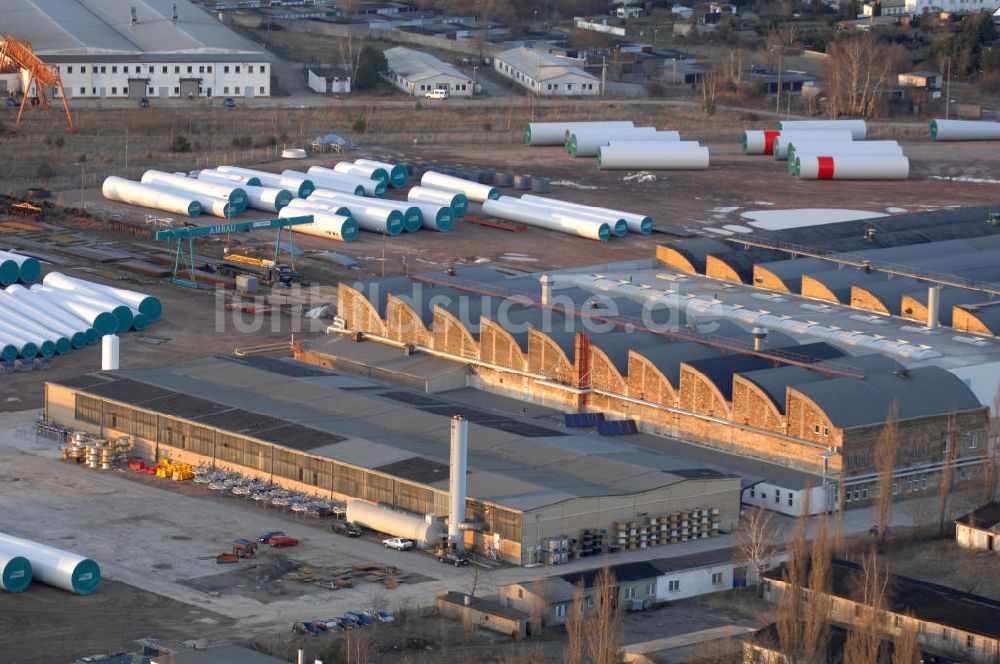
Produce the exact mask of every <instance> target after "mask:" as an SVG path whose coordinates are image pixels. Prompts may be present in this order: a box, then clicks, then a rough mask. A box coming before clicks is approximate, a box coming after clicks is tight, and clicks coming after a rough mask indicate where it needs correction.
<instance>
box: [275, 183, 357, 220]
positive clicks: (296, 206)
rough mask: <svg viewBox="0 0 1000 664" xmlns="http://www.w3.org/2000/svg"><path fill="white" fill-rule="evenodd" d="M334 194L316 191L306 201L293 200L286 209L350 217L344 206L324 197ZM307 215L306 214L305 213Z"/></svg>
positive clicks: (301, 199) (321, 190) (347, 209)
mask: <svg viewBox="0 0 1000 664" xmlns="http://www.w3.org/2000/svg"><path fill="white" fill-rule="evenodd" d="M332 193H335V192H329V191H325V190H323V189H317V190H316V191H314V192H313V193H312V196H310V197H309V199H308V200H306V199H305V198H293V199H292V202H291V203H289V204H288V209H290V210H323V211H326V212H332V213H333V214H338V215H340V216H342V217H350V216H351V209H350V208H349V207H347V206H346V205H340V204H338V203H336V202H335V201H333V200H332V199H329V198H325V195H328V194H332ZM305 214H308V212H305Z"/></svg>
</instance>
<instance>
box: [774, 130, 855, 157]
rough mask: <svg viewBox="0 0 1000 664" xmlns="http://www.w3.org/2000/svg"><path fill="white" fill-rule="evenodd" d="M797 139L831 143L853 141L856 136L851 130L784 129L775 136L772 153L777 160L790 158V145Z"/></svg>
mask: <svg viewBox="0 0 1000 664" xmlns="http://www.w3.org/2000/svg"><path fill="white" fill-rule="evenodd" d="M796 141H822V142H824V143H829V144H834V143H838V144H847V143H853V142H854V137H853V136H851V132H849V131H783V132H781V135H780V136H777V137H775V139H774V144H773V147H772V150H771V154H772V155H773V156H774V159H775V161H782V160H784V159H788V146H789V145H791V144H792V143H794V142H796Z"/></svg>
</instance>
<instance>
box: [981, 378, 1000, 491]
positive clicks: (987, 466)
mask: <svg viewBox="0 0 1000 664" xmlns="http://www.w3.org/2000/svg"><path fill="white" fill-rule="evenodd" d="M998 440H1000V385H998V386H997V391H996V393H995V394H994V395H993V411H992V412H991V413H990V416H989V419H988V420H987V422H986V440H985V441H983V448H982V450H983V452H982V454H983V503H992V502H993V501H994V500H996V497H997V467H998V465H1000V459H998V458H997V457H998V454H1000V450H998V445H997V441H998Z"/></svg>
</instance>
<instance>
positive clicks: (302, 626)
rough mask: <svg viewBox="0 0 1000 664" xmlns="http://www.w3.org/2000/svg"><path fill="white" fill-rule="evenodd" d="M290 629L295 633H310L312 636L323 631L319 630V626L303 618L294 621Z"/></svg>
mask: <svg viewBox="0 0 1000 664" xmlns="http://www.w3.org/2000/svg"><path fill="white" fill-rule="evenodd" d="M292 631H293V632H295V633H296V634H312V635H313V636H317V635H319V634H322V632H323V630H321V629H320V628H319V627H317V626H316V625H314V624H313V623H311V622H308V621H305V620H300V621H298V622H296V623H293V624H292Z"/></svg>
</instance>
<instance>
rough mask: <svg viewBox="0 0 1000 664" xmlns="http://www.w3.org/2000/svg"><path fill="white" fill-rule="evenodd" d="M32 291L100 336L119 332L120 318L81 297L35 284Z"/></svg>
mask: <svg viewBox="0 0 1000 664" xmlns="http://www.w3.org/2000/svg"><path fill="white" fill-rule="evenodd" d="M31 291H32V292H35V293H39V294H40V295H42V296H43V297H44V298H45V299H46V300H47V301H48V302H49V303H50V304H51V306H54V307H59V308H60V309H63V310H65V311H68V312H69V313H71V314H73V315H74V316H77V317H79V318H82V319H83V320H84V321H85V322H86V323H88V324H89V325H90V326H91V327H93V328H94V329H95V330H97V332H98V334H100V335H101V336H104V335H105V334H114V333H115V332H117V331H118V318H117V317H115V315H114V314H113V313H111V312H110V311H105V310H104V309H102V308H101V307H99V306H95V305H93V304H91V303H89V302H87V301H86V300H85V299H83V298H80V297H72V296H67V294H66V293H64V292H63V291H59V290H56V289H54V288H49V287H48V286H42V285H41V284H35V285H34V286H32V287H31Z"/></svg>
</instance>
